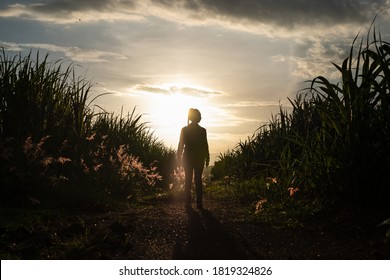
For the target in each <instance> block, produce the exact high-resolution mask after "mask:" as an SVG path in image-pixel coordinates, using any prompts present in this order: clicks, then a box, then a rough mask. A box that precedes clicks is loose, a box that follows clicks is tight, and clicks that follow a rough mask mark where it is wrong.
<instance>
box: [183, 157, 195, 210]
mask: <svg viewBox="0 0 390 280" xmlns="http://www.w3.org/2000/svg"><path fill="white" fill-rule="evenodd" d="M184 175H185V183H184V200H185V204H186V206H191V185H192V176H193V168H192V166H190V165H189V164H185V165H184Z"/></svg>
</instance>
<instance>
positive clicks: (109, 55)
mask: <svg viewBox="0 0 390 280" xmlns="http://www.w3.org/2000/svg"><path fill="white" fill-rule="evenodd" d="M0 46H1V47H3V48H4V49H6V50H10V51H22V50H23V49H44V50H47V51H49V52H61V53H63V54H64V55H65V56H66V57H67V58H70V59H71V60H73V61H77V62H104V61H109V60H113V59H116V60H118V59H121V60H123V59H127V58H126V57H125V56H123V55H121V54H118V53H113V52H107V51H100V50H96V49H81V48H79V47H63V46H58V45H54V44H32V43H13V42H1V41H0Z"/></svg>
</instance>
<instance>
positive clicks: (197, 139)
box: [177, 108, 210, 208]
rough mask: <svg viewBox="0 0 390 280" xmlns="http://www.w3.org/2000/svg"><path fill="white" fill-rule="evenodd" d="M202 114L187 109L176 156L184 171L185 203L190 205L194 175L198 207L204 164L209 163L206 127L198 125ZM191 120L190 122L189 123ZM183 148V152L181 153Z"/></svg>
mask: <svg viewBox="0 0 390 280" xmlns="http://www.w3.org/2000/svg"><path fill="white" fill-rule="evenodd" d="M201 119H202V116H201V114H200V112H199V110H197V109H192V108H191V109H190V110H189V111H188V125H187V126H185V127H183V128H182V129H181V133H180V141H179V147H178V149H177V158H178V161H179V162H181V159H182V157H183V166H184V173H185V185H184V192H185V203H186V206H187V207H190V206H191V185H192V177H193V175H194V176H195V189H196V204H197V207H198V208H202V207H203V190H202V173H203V168H204V165H205V164H206V166H208V165H209V162H210V154H209V146H208V143H207V132H206V129H204V128H203V127H201V126H200V125H199V122H200V120H201ZM190 122H191V123H190ZM183 150H184V153H183Z"/></svg>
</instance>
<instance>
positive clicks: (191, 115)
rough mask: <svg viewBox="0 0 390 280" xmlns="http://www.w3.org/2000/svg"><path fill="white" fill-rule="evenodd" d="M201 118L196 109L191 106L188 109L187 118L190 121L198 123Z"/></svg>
mask: <svg viewBox="0 0 390 280" xmlns="http://www.w3.org/2000/svg"><path fill="white" fill-rule="evenodd" d="M201 119H202V115H201V114H200V112H199V110H198V109H193V108H191V109H190V110H188V120H189V121H191V122H192V123H199V122H200V120H201Z"/></svg>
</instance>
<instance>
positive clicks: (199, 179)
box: [195, 166, 203, 208]
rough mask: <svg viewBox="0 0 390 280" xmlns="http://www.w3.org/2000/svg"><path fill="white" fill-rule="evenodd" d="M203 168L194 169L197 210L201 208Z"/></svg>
mask: <svg viewBox="0 0 390 280" xmlns="http://www.w3.org/2000/svg"><path fill="white" fill-rule="evenodd" d="M202 174H203V166H201V167H199V166H198V167H196V168H195V188H196V205H197V207H198V208H202V207H203V186H202V185H203V184H202Z"/></svg>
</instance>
